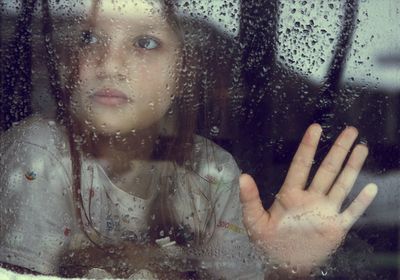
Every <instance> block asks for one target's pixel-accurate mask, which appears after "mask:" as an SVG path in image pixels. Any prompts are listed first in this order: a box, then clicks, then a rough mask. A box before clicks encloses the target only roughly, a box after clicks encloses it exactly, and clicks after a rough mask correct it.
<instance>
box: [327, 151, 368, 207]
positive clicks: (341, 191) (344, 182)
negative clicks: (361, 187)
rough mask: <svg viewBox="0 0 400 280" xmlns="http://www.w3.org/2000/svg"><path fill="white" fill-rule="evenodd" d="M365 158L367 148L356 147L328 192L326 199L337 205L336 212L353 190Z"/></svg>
mask: <svg viewBox="0 0 400 280" xmlns="http://www.w3.org/2000/svg"><path fill="white" fill-rule="evenodd" d="M367 156H368V148H367V147H366V146H365V145H357V146H356V147H355V148H354V150H353V152H352V153H351V156H350V158H349V160H348V162H347V163H346V166H345V167H344V169H343V172H342V173H341V174H340V176H339V178H338V179H337V181H336V182H335V184H334V185H333V187H332V189H331V190H330V191H329V193H328V197H329V198H330V199H331V200H332V201H334V202H335V203H336V204H337V207H338V211H339V209H340V207H341V206H342V203H343V201H344V200H345V198H346V197H347V195H348V194H349V193H350V191H351V189H352V188H353V185H354V182H355V181H356V179H357V176H358V174H359V173H360V170H361V167H362V166H363V164H364V161H365V159H366V158H367Z"/></svg>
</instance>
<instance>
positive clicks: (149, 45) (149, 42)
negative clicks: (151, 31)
mask: <svg viewBox="0 0 400 280" xmlns="http://www.w3.org/2000/svg"><path fill="white" fill-rule="evenodd" d="M135 46H136V47H138V48H141V49H146V50H153V49H156V48H158V47H159V46H160V43H159V42H158V41H157V40H156V39H154V38H152V37H142V38H139V39H137V40H136V42H135Z"/></svg>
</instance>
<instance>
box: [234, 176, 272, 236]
mask: <svg viewBox="0 0 400 280" xmlns="http://www.w3.org/2000/svg"><path fill="white" fill-rule="evenodd" d="M240 202H241V203H242V209H243V223H244V226H245V227H246V229H247V231H249V233H250V234H258V233H259V232H261V229H262V228H263V227H264V228H265V227H266V224H267V222H268V220H269V213H268V212H267V211H265V210H264V207H263V205H262V202H261V199H260V195H259V193H258V189H257V185H256V183H255V182H254V180H253V178H252V177H251V176H250V175H247V174H243V175H241V176H240Z"/></svg>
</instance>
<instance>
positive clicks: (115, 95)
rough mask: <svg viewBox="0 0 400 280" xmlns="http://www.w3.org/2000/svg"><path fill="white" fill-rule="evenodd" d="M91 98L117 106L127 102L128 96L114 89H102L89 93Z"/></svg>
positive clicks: (100, 102)
mask: <svg viewBox="0 0 400 280" xmlns="http://www.w3.org/2000/svg"><path fill="white" fill-rule="evenodd" d="M91 99H92V100H93V101H94V102H96V103H99V104H102V105H106V106H118V105H123V104H126V103H128V101H129V99H128V96H127V95H126V94H125V93H123V92H122V91H119V90H116V89H108V88H107V89H102V90H99V91H96V92H95V93H94V94H93V95H91Z"/></svg>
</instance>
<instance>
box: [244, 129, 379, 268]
mask: <svg viewBox="0 0 400 280" xmlns="http://www.w3.org/2000/svg"><path fill="white" fill-rule="evenodd" d="M321 132H322V129H321V127H320V126H319V125H318V124H313V125H311V126H310V127H309V128H308V129H307V131H306V133H305V135H304V137H303V139H302V141H301V143H300V146H299V148H298V150H297V152H296V154H295V156H294V158H293V161H292V163H291V166H290V169H289V172H288V174H287V177H286V179H285V182H284V184H283V186H282V188H281V190H280V191H279V193H278V194H277V196H276V200H275V201H274V203H273V204H272V206H271V208H270V209H268V210H264V208H263V206H262V204H261V200H260V196H259V193H258V190H257V186H256V184H255V182H254V180H253V179H252V178H251V177H250V176H249V175H246V174H244V175H242V176H241V178H240V200H241V202H242V206H243V218H244V225H245V227H246V229H247V231H248V234H249V236H250V238H251V240H252V241H253V242H255V243H256V244H259V245H260V246H261V247H262V248H263V249H264V251H265V252H266V253H267V254H268V256H269V257H270V258H271V259H272V261H277V262H279V263H281V264H285V265H289V267H297V269H299V270H300V271H303V272H309V271H310V269H311V268H312V267H314V266H317V265H320V264H322V263H323V262H324V261H325V260H326V259H327V258H328V257H329V255H330V254H332V253H333V252H334V251H335V250H336V249H337V248H338V247H339V246H340V244H341V242H342V241H343V239H344V238H345V236H346V234H347V232H348V231H349V229H350V228H351V226H352V225H353V224H354V222H356V221H357V219H358V218H359V217H360V216H361V215H362V214H363V213H364V211H365V209H366V208H367V207H368V206H369V205H370V203H371V202H372V200H373V199H374V198H375V196H376V194H377V186H376V185H375V184H368V185H367V186H366V187H364V189H363V190H362V191H361V192H360V194H359V195H358V196H357V198H356V199H355V200H354V201H353V202H352V203H351V205H350V206H349V207H348V208H347V209H345V210H344V211H343V212H341V211H340V210H341V206H342V203H343V201H344V199H345V198H346V197H347V195H348V194H349V192H350V191H351V189H352V187H353V184H354V182H355V180H356V178H357V176H358V173H359V171H360V169H361V167H362V165H363V163H364V161H365V159H366V157H367V154H368V149H367V147H366V146H365V145H357V146H356V147H355V148H354V150H353V151H352V153H351V155H350V158H349V160H348V161H347V163H346V165H345V167H344V169H343V171H342V172H340V170H341V168H342V165H343V163H344V161H345V159H346V157H347V154H348V153H349V151H350V149H351V147H352V145H353V143H354V141H355V139H356V138H357V135H358V132H357V130H356V129H355V128H353V127H348V128H346V129H345V130H344V131H343V132H342V133H341V134H340V136H339V137H338V139H337V140H336V142H335V144H334V145H333V147H332V148H331V150H330V151H329V153H328V155H327V156H326V158H325V159H324V161H323V162H322V164H321V166H320V167H319V169H318V171H317V173H316V175H315V177H314V179H313V181H312V182H311V184H310V186H308V188H306V182H307V178H308V175H309V172H310V168H311V166H312V164H313V159H314V155H315V151H316V149H317V145H318V142H319V138H320V136H321Z"/></svg>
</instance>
